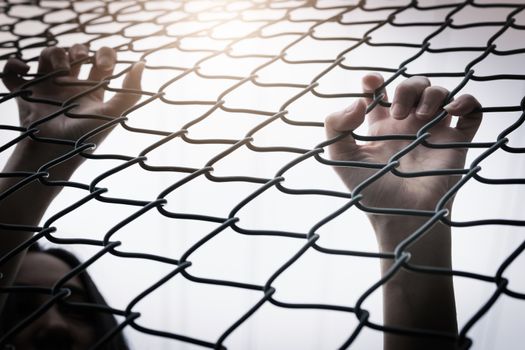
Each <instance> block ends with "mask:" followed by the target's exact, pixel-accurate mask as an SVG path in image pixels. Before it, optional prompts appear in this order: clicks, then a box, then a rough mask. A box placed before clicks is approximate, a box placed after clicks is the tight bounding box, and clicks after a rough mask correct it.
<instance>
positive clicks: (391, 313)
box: [372, 217, 457, 350]
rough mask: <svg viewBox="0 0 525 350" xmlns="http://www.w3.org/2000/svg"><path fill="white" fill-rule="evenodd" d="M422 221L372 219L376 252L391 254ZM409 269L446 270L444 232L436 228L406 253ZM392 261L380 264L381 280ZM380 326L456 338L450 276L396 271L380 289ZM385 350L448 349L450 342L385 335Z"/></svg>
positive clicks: (448, 246)
mask: <svg viewBox="0 0 525 350" xmlns="http://www.w3.org/2000/svg"><path fill="white" fill-rule="evenodd" d="M425 220H426V219H418V218H409V219H407V218H406V217H391V218H389V219H385V218H384V217H383V218H381V219H380V220H375V221H374V219H372V223H373V226H374V229H375V230H376V234H377V237H378V244H379V249H380V251H382V252H393V251H395V249H396V246H397V245H398V244H399V243H400V242H401V241H402V240H403V238H406V237H408V236H409V235H410V234H412V233H413V232H414V231H416V230H417V229H418V228H419V227H421V226H422V225H423V224H424V222H425ZM407 252H409V253H410V255H411V257H410V260H409V263H410V264H415V265H424V266H432V267H439V268H445V269H450V268H451V266H452V261H451V237H450V227H448V226H446V225H443V224H441V223H438V224H436V225H434V226H433V227H432V228H431V229H430V230H429V231H428V232H427V233H426V234H425V235H424V236H422V237H421V238H420V239H418V240H417V241H416V242H414V244H413V245H411V246H409V247H408V248H407ZM392 264H393V261H392V260H382V262H381V272H382V274H383V275H384V274H386V273H387V272H388V271H389V270H390V268H391V267H392ZM383 308H384V312H383V314H384V323H385V325H387V326H392V327H401V328H413V329H421V330H431V331H438V332H444V333H450V334H456V333H457V321H456V307H455V301H454V288H453V281H452V277H451V276H445V275H436V274H425V273H419V272H413V271H409V270H406V269H403V268H402V269H400V270H398V271H397V272H396V273H395V274H394V275H393V277H392V278H391V279H389V280H388V282H387V283H386V284H385V285H384V286H383ZM384 348H385V349H386V350H398V349H403V350H411V349H441V350H443V349H444V350H446V349H453V348H454V346H453V342H451V341H439V340H438V339H436V338H424V337H409V336H400V335H395V334H392V333H385V337H384Z"/></svg>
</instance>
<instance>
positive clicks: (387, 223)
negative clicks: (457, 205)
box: [369, 215, 451, 268]
mask: <svg viewBox="0 0 525 350" xmlns="http://www.w3.org/2000/svg"><path fill="white" fill-rule="evenodd" d="M369 219H370V222H371V223H372V226H373V228H374V231H375V233H376V239H377V243H378V248H379V251H380V252H394V251H395V250H396V249H397V247H398V246H399V244H401V243H402V242H403V241H404V240H406V239H407V238H409V237H410V236H412V235H413V234H414V233H415V232H416V231H417V230H419V229H420V228H421V227H423V226H424V225H425V224H426V223H427V222H428V221H429V220H430V217H416V216H401V215H396V216H393V215H381V217H379V216H378V215H374V216H369ZM404 250H405V251H406V252H408V253H410V255H411V257H410V260H409V263H411V264H417V265H427V266H436V267H445V268H447V267H450V266H451V229H450V227H449V226H448V225H445V224H443V223H441V222H436V223H434V224H433V225H431V226H430V227H428V228H427V229H426V230H425V232H424V233H423V234H422V235H421V236H419V237H418V238H417V239H416V240H415V241H413V242H412V243H411V244H409V245H407V246H406V248H405V249H404ZM385 263H387V266H385V267H388V266H389V265H390V264H391V261H385Z"/></svg>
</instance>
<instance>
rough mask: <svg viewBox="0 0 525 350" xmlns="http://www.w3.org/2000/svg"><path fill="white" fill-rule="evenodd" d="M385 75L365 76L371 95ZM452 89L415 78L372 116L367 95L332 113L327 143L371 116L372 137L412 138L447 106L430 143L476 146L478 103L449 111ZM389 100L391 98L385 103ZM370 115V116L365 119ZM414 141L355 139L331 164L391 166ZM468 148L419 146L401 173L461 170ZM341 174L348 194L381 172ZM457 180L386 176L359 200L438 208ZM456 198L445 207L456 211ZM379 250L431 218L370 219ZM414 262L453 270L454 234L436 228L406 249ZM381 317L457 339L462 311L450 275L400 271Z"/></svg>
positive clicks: (336, 146) (334, 152)
mask: <svg viewBox="0 0 525 350" xmlns="http://www.w3.org/2000/svg"><path fill="white" fill-rule="evenodd" d="M383 83H384V80H383V77H382V76H381V75H379V74H368V75H366V76H365V77H364V78H363V81H362V86H363V91H364V92H365V93H371V92H374V91H376V90H378V89H380V88H381V87H382V85H383ZM448 93H449V92H448V91H447V90H446V89H444V88H442V87H439V86H431V84H430V81H429V80H428V79H427V78H424V77H411V78H409V79H407V80H405V81H403V82H402V83H400V84H399V85H398V87H397V89H396V91H395V95H394V98H393V101H392V104H391V107H390V109H389V108H386V107H382V106H380V105H377V106H376V107H375V108H373V109H372V110H371V111H370V112H369V113H368V114H366V108H367V105H369V104H370V103H371V102H372V100H370V99H368V98H362V99H359V100H357V101H356V102H355V103H354V104H353V105H351V106H349V107H348V108H347V109H345V110H343V111H340V112H336V113H333V114H331V115H329V116H328V117H327V118H326V121H325V130H326V133H327V137H328V138H333V137H336V136H338V135H340V134H341V133H343V132H348V131H351V130H355V129H356V128H357V127H359V126H360V125H361V124H362V123H363V122H364V120H365V119H367V121H368V127H369V135H370V136H379V135H389V134H411V135H414V134H416V133H417V131H418V130H419V129H420V128H421V127H422V126H424V125H425V124H427V123H428V122H429V121H430V120H431V119H432V118H433V117H434V116H435V115H437V114H438V113H439V112H440V111H442V110H443V109H445V110H446V111H447V112H448V114H447V117H446V118H444V119H443V120H442V121H440V122H439V123H438V124H436V125H435V126H434V127H432V128H431V129H430V131H429V132H430V133H431V136H430V137H429V138H428V139H427V140H428V141H429V142H433V143H446V142H468V141H471V140H472V139H473V137H474V135H475V133H476V131H477V129H478V127H479V125H480V123H481V117H482V116H481V112H479V110H480V109H479V108H480V104H479V102H478V101H477V100H476V99H475V98H474V97H472V96H470V95H461V96H459V97H458V98H457V99H456V100H455V101H453V102H451V103H449V104H448V105H446V106H444V107H443V105H444V103H445V101H446V99H447V96H448ZM383 99H384V100H385V101H387V97H386V95H385V97H384V98H383ZM365 114H366V118H365ZM452 115H455V116H458V117H459V118H458V122H457V124H456V126H451V116H452ZM408 143H409V141H398V140H395V141H394V140H389V141H372V142H367V143H364V144H357V143H356V141H355V140H354V139H353V138H352V136H351V135H349V136H346V137H345V138H343V139H341V140H339V141H337V142H335V143H333V144H331V145H330V146H329V153H330V157H331V158H332V159H333V160H342V161H344V160H347V161H348V160H350V161H365V162H372V163H387V162H388V160H389V158H390V157H391V156H392V155H394V154H395V153H396V152H397V151H399V150H400V149H402V148H403V147H404V146H406V145H408ZM466 153H467V150H466V149H464V148H451V149H450V148H449V149H433V148H427V147H424V146H417V147H416V148H415V149H413V150H411V151H410V152H409V153H407V154H405V155H404V156H403V157H402V158H401V159H400V164H399V166H398V167H397V169H398V170H401V171H404V172H411V171H424V170H436V169H462V168H463V167H464V164H465V158H466ZM335 170H336V172H337V173H338V175H339V176H340V177H341V179H342V180H343V182H344V183H345V185H346V186H347V187H348V189H349V190H350V191H352V190H353V189H354V188H356V187H357V186H358V185H359V184H360V183H361V182H362V181H363V180H365V179H367V178H368V177H370V176H372V175H373V174H374V173H375V172H377V170H374V169H365V168H349V167H336V168H335ZM458 180H459V177H458V176H449V175H441V176H424V177H414V178H404V177H398V176H396V175H394V174H392V173H391V172H389V173H387V174H385V175H384V176H382V177H381V178H379V179H378V180H376V181H374V182H373V183H372V184H371V185H369V186H368V187H366V188H365V189H364V190H363V191H362V192H361V194H363V198H362V200H361V203H362V204H364V205H366V206H368V207H380V208H404V209H419V210H432V211H433V210H434V209H435V206H436V204H437V203H438V201H439V200H440V199H441V197H443V195H444V194H445V193H446V192H447V191H448V190H449V189H450V188H451V187H452V186H453V185H454V184H455V183H457V181H458ZM452 204H453V199H451V200H450V201H449V202H448V203H447V209H448V210H449V211H451V210H452ZM368 217H369V219H370V222H371V224H372V226H373V228H374V231H375V234H376V239H377V243H378V248H379V251H380V252H394V250H395V249H396V246H397V245H398V244H399V243H400V242H401V241H402V240H404V239H405V238H407V237H408V236H409V235H411V234H412V233H413V232H414V231H416V230H417V229H418V228H419V227H421V226H422V225H423V224H424V223H425V222H426V221H428V218H419V217H413V216H400V215H398V216H395V215H378V214H369V215H368ZM407 250H408V252H409V253H410V255H411V257H410V260H409V262H410V263H412V264H416V265H426V266H433V267H441V268H446V269H450V268H451V266H452V261H451V232H450V227H449V226H447V225H444V224H442V223H437V224H435V225H434V226H433V227H432V228H431V229H430V230H429V231H428V233H427V234H425V235H424V236H423V237H421V238H420V239H419V240H417V241H416V242H415V243H414V244H413V245H411V246H410V247H409V248H408V249H407ZM392 263H393V262H392V260H390V259H384V260H382V261H381V273H382V275H385V274H386V273H387V272H388V271H389V269H390V268H391V266H392ZM383 318H384V324H385V325H386V326H392V327H403V328H413V329H421V330H432V331H439V332H446V333H450V334H453V335H456V334H457V321H456V308H455V301H454V289H453V282H452V277H451V276H442V275H430V274H423V273H416V272H412V271H408V270H405V269H401V270H398V271H397V272H396V273H395V275H394V276H393V277H392V278H391V279H389V280H388V282H387V283H386V284H385V285H383ZM384 349H386V350H416V349H426V350H429V349H430V350H432V349H441V350H446V349H455V345H454V342H453V341H447V340H443V341H440V340H436V339H427V338H423V337H408V336H402V335H396V334H393V333H388V332H385V333H384Z"/></svg>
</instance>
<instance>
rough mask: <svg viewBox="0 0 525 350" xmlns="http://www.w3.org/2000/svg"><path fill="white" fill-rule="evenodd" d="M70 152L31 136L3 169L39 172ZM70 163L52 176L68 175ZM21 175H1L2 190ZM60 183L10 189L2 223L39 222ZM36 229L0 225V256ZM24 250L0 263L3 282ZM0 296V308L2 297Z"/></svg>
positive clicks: (0, 208)
mask: <svg viewBox="0 0 525 350" xmlns="http://www.w3.org/2000/svg"><path fill="white" fill-rule="evenodd" d="M66 152H67V148H66V147H64V146H59V145H42V144H38V143H36V142H34V141H31V140H25V141H24V142H22V143H19V144H18V145H17V146H16V147H15V150H14V151H13V153H12V155H11V157H10V158H9V160H8V161H7V163H6V165H5V167H4V169H3V171H2V172H3V173H12V172H18V171H24V172H36V171H38V169H39V168H40V167H41V166H42V165H44V164H46V163H47V162H49V161H51V160H53V159H55V158H57V157H59V156H61V155H62V154H64V153H66ZM74 168H75V167H74V166H73V168H72V167H71V166H70V165H60V166H58V167H55V168H53V169H52V170H50V171H51V174H50V178H51V179H68V178H69V177H70V176H71V174H72V172H73V170H74ZM22 180H23V178H22V177H2V178H0V193H4V192H5V191H6V190H9V189H10V188H11V187H12V186H15V185H16V184H18V183H19V182H20V181H22ZM60 190H61V187H59V186H46V185H44V184H41V183H40V182H39V181H38V180H37V179H35V180H33V181H31V182H30V183H28V184H26V185H25V186H23V187H21V188H19V189H17V190H16V191H15V192H12V193H10V194H9V195H8V196H6V197H5V198H3V199H1V200H0V223H3V224H12V225H24V226H37V225H38V224H39V222H40V220H41V219H42V217H43V215H44V214H45V212H46V210H47V208H48V206H49V204H50V203H51V202H52V201H53V199H54V198H55V197H56V196H57V195H58V193H59V192H60ZM32 235H33V232H27V231H17V230H7V229H0V256H4V255H5V254H7V253H9V252H10V251H11V250H12V249H14V248H16V247H17V246H19V245H20V244H22V243H24V242H25V241H27V240H28V239H30V238H31V237H32ZM23 256H24V253H23V252H22V253H21V254H18V255H17V256H16V257H14V258H12V259H10V261H8V262H7V263H6V264H4V265H3V266H0V272H1V273H2V279H1V280H0V286H9V285H11V284H12V283H13V280H14V278H15V276H16V273H17V271H18V268H19V265H20V262H21V260H22V258H23ZM3 299H4V298H1V296H0V310H1V308H2V306H3V301H4V300H3Z"/></svg>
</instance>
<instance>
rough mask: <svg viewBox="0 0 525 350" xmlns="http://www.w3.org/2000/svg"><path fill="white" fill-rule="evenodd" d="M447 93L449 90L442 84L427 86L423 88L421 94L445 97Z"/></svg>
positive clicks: (431, 96)
mask: <svg viewBox="0 0 525 350" xmlns="http://www.w3.org/2000/svg"><path fill="white" fill-rule="evenodd" d="M448 94H449V91H448V90H447V89H445V88H444V87H442V86H429V87H427V88H425V91H424V92H423V95H424V97H425V98H431V99H434V98H445V97H447V96H448Z"/></svg>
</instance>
